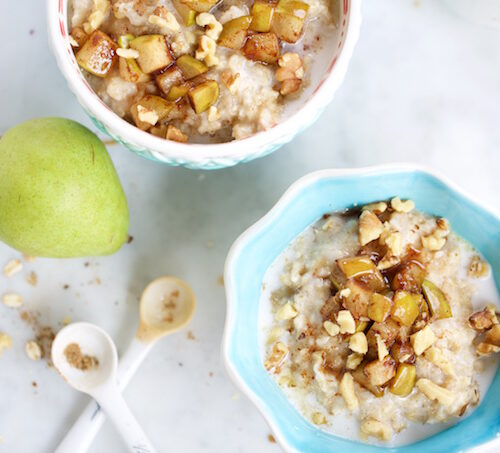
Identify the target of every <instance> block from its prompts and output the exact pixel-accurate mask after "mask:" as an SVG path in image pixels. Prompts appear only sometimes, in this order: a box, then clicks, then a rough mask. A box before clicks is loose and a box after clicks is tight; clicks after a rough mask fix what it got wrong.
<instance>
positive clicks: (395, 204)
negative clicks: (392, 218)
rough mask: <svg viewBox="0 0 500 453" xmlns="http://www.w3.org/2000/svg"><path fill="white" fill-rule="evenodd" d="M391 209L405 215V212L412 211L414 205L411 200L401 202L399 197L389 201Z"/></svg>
mask: <svg viewBox="0 0 500 453" xmlns="http://www.w3.org/2000/svg"><path fill="white" fill-rule="evenodd" d="M391 207H392V209H394V210H395V211H396V212H402V213H404V214H406V213H407V212H410V211H413V209H415V203H414V202H413V200H406V201H403V200H401V198H399V197H395V198H393V199H392V200H391Z"/></svg>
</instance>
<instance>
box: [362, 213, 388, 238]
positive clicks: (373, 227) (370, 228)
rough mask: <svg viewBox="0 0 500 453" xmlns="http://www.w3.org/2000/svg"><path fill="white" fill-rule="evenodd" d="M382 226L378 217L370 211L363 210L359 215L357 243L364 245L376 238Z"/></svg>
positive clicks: (382, 229)
mask: <svg viewBox="0 0 500 453" xmlns="http://www.w3.org/2000/svg"><path fill="white" fill-rule="evenodd" d="M383 231H384V226H383V224H382V222H381V221H380V220H379V218H378V217H377V216H376V215H375V214H374V213H373V212H371V211H363V212H362V213H361V215H360V216H359V223H358V232H359V243H360V244H361V245H366V244H368V243H369V242H371V241H373V240H375V239H378V238H379V237H380V235H381V234H382V232H383Z"/></svg>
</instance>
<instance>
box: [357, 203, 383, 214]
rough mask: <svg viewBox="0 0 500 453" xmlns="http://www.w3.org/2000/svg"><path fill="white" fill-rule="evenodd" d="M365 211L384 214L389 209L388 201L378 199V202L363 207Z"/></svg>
mask: <svg viewBox="0 0 500 453" xmlns="http://www.w3.org/2000/svg"><path fill="white" fill-rule="evenodd" d="M362 210H363V211H371V212H373V213H374V214H377V215H378V214H382V213H383V212H385V211H386V210H387V203H386V202H384V201H378V202H376V203H370V204H367V205H365V206H363V208H362Z"/></svg>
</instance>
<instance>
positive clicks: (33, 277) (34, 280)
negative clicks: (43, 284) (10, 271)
mask: <svg viewBox="0 0 500 453" xmlns="http://www.w3.org/2000/svg"><path fill="white" fill-rule="evenodd" d="M26 280H27V281H28V283H29V284H30V285H31V286H36V284H37V283H38V277H37V275H36V274H35V273H34V272H30V273H29V274H28V277H27V278H26Z"/></svg>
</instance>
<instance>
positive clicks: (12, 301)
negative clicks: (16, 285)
mask: <svg viewBox="0 0 500 453" xmlns="http://www.w3.org/2000/svg"><path fill="white" fill-rule="evenodd" d="M2 303H3V304H4V305H5V306H6V307H10V308H17V307H20V306H21V305H22V304H23V298H22V297H21V296H20V295H19V294H15V293H7V294H4V295H3V296H2Z"/></svg>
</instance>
